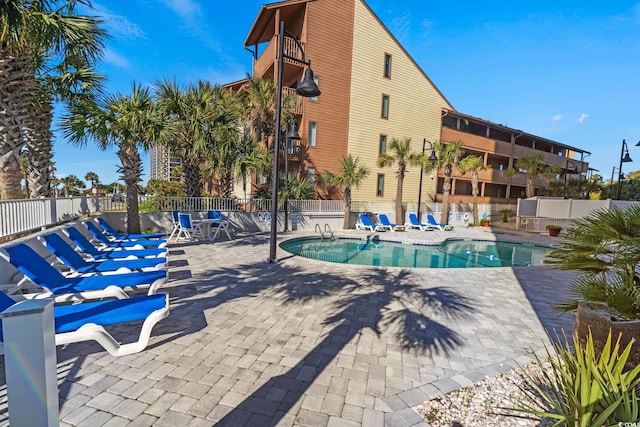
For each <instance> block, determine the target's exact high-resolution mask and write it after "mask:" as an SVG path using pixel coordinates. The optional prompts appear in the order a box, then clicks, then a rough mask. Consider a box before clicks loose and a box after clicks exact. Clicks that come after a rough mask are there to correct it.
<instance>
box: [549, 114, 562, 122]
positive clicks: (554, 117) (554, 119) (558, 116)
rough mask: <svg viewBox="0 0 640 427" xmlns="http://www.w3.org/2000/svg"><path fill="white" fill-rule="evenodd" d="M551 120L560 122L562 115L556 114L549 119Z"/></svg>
mask: <svg viewBox="0 0 640 427" xmlns="http://www.w3.org/2000/svg"><path fill="white" fill-rule="evenodd" d="M551 120H553V121H554V122H557V121H558V120H562V114H556V115H555V116H553V117H552V118H551Z"/></svg>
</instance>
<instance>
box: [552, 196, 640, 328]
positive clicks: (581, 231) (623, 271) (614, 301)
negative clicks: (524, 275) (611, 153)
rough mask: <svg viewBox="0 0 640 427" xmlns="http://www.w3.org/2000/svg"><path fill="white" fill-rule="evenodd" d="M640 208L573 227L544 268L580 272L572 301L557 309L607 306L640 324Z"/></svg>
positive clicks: (603, 215) (588, 219) (607, 212)
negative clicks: (585, 304) (582, 303)
mask: <svg viewBox="0 0 640 427" xmlns="http://www.w3.org/2000/svg"><path fill="white" fill-rule="evenodd" d="M639 242H640V207H638V206H633V207H630V208H628V209H625V210H622V209H617V208H614V209H611V210H598V211H596V212H594V213H593V214H591V215H590V216H588V217H585V218H581V219H578V220H576V221H574V224H573V225H572V226H571V227H570V228H569V229H568V232H567V235H566V237H565V238H564V239H563V240H561V241H560V242H559V244H558V245H556V247H554V249H553V250H552V251H550V252H549V253H548V255H547V256H548V258H547V260H545V262H547V263H549V264H552V265H554V266H555V267H556V268H559V269H562V270H571V271H575V272H577V274H578V278H577V280H576V281H575V282H574V284H573V285H572V287H571V288H570V294H571V299H569V300H566V301H563V302H561V303H560V304H559V305H558V306H557V308H558V309H559V310H563V311H571V310H575V309H576V308H577V305H578V302H579V301H581V300H587V301H597V302H603V303H606V304H607V305H608V306H609V307H610V308H612V309H614V310H615V312H616V315H617V316H618V317H619V318H621V319H627V320H629V319H634V320H637V319H640V288H639V287H638V283H640V274H639V273H638V270H637V265H638V259H640V243H639Z"/></svg>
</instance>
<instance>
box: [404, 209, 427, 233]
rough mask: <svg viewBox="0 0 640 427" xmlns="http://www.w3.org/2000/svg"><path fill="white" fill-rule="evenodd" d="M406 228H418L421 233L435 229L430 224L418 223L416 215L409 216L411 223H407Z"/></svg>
mask: <svg viewBox="0 0 640 427" xmlns="http://www.w3.org/2000/svg"><path fill="white" fill-rule="evenodd" d="M404 226H405V227H406V228H417V229H418V230H420V231H431V230H433V227H432V226H430V225H429V224H422V223H421V222H420V221H418V217H417V216H416V214H414V213H411V214H409V222H407V223H405V224H404Z"/></svg>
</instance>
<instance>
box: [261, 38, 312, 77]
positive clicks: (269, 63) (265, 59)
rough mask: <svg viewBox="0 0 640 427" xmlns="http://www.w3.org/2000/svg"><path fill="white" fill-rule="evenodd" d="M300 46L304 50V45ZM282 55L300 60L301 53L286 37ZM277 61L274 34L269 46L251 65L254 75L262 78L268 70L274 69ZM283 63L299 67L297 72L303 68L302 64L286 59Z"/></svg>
mask: <svg viewBox="0 0 640 427" xmlns="http://www.w3.org/2000/svg"><path fill="white" fill-rule="evenodd" d="M300 44H301V45H302V48H303V49H304V43H300ZM284 54H285V55H286V56H290V57H293V58H298V59H300V60H302V52H301V51H300V48H299V47H298V45H297V44H296V42H295V41H293V40H292V39H290V38H288V37H286V38H285V39H284ZM277 59H278V35H277V34H276V35H274V36H273V37H272V38H271V41H269V44H268V45H267V47H266V48H265V50H264V52H262V55H260V57H259V58H258V59H256V62H255V64H254V65H253V70H254V75H255V76H259V77H262V76H264V75H265V74H266V73H267V70H269V69H270V68H275V67H274V64H275V62H276V60H277ZM284 62H285V63H287V64H293V65H296V66H298V67H300V68H299V69H298V70H297V71H299V70H300V69H302V67H303V64H302V63H300V62H297V61H295V60H292V59H289V58H286V57H285V58H284ZM285 69H286V67H285ZM297 71H296V72H297ZM285 81H287V79H286V78H285Z"/></svg>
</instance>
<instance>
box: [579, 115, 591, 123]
mask: <svg viewBox="0 0 640 427" xmlns="http://www.w3.org/2000/svg"><path fill="white" fill-rule="evenodd" d="M587 117H589V115H588V114H586V113H582V114H580V117H579V118H578V119H577V121H578V123H581V124H582V123H584V121H585V119H586V118H587Z"/></svg>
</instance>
